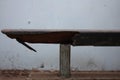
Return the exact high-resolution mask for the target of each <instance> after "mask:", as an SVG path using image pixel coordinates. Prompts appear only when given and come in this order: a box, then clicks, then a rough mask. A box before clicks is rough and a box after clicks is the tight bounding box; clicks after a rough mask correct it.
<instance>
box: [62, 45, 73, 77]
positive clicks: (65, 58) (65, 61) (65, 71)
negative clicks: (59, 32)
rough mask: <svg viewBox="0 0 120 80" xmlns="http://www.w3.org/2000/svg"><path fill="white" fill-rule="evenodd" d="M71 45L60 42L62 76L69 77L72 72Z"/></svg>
mask: <svg viewBox="0 0 120 80" xmlns="http://www.w3.org/2000/svg"><path fill="white" fill-rule="evenodd" d="M70 49H71V47H70V45H66V44H60V76H61V77H65V78H69V77H70V75H71V72H70V51H71V50H70Z"/></svg>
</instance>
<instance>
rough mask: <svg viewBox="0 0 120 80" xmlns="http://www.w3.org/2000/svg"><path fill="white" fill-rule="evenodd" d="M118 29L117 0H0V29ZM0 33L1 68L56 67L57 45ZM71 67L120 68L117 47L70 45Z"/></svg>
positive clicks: (118, 48)
mask: <svg viewBox="0 0 120 80" xmlns="http://www.w3.org/2000/svg"><path fill="white" fill-rule="evenodd" d="M4 28H10V29H11V28H17V29H120V0H0V29H4ZM30 45H31V46H32V47H33V48H35V49H36V50H37V51H38V52H37V53H34V52H32V51H30V50H28V49H27V48H26V47H24V46H23V45H21V44H19V43H18V42H16V41H15V40H12V39H9V38H8V37H6V36H5V35H3V34H2V33H0V69H49V70H54V69H55V70H56V69H59V45H55V44H54V45H53V44H49V45H47V44H30ZM71 52H72V53H71V55H72V56H71V69H73V70H120V58H119V57H120V47H93V46H84V47H72V51H71Z"/></svg>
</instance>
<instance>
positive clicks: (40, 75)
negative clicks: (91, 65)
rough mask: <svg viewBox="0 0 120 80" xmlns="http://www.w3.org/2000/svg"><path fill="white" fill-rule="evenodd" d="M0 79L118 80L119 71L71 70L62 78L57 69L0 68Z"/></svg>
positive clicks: (119, 79) (119, 76) (119, 77)
mask: <svg viewBox="0 0 120 80" xmlns="http://www.w3.org/2000/svg"><path fill="white" fill-rule="evenodd" d="M0 80H120V71H72V72H71V77H70V78H63V77H60V75H59V71H49V70H44V71H40V70H0Z"/></svg>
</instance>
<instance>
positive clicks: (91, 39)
mask: <svg viewBox="0 0 120 80" xmlns="http://www.w3.org/2000/svg"><path fill="white" fill-rule="evenodd" d="M2 33H4V34H6V35H7V36H8V37H10V38H12V39H17V40H20V41H22V42H28V43H50V44H71V45H73V46H120V30H59V29H58V30H54V29H5V30H2Z"/></svg>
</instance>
